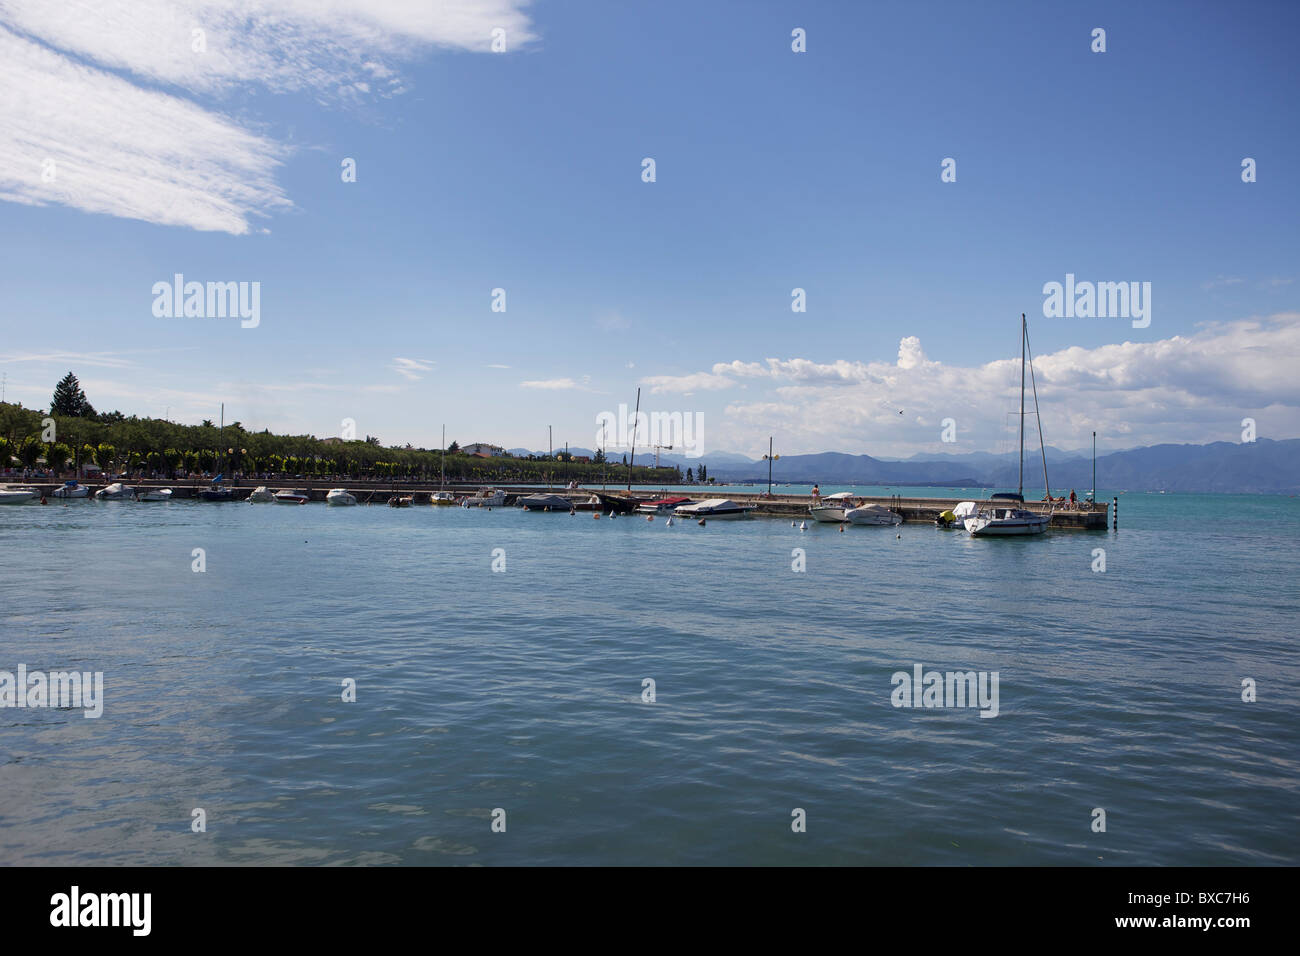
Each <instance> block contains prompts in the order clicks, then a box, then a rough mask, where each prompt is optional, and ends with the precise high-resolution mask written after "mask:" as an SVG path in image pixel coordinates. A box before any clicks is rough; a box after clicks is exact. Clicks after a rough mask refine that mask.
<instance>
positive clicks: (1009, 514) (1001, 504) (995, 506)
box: [959, 313, 1052, 537]
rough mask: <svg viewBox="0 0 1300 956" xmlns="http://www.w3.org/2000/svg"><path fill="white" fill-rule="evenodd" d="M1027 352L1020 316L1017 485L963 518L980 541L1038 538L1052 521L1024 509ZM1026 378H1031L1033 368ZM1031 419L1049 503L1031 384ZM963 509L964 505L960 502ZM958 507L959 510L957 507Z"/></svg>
mask: <svg viewBox="0 0 1300 956" xmlns="http://www.w3.org/2000/svg"><path fill="white" fill-rule="evenodd" d="M1028 351H1029V323H1028V321H1027V320H1026V319H1025V316H1024V313H1021V315H1020V482H1019V485H1018V487H1017V488H1016V490H1015V492H1014V493H1013V492H1005V493H1002V494H996V495H993V496H991V497H990V499H989V504H988V506H987V507H985V508H981V509H979V510H978V511H977V512H976V513H975V514H973V515H971V516H969V517H967V518H965V519H964V520H963V521H962V526H963V527H964V528H965V529H966V530H967V531H968V532H969V533H970V534H971V535H978V536H980V537H985V536H988V537H992V536H1011V535H1026V534H1042V533H1043V532H1044V531H1046V530H1047V526H1048V524H1050V523H1051V520H1052V512H1051V510H1049V511H1047V512H1046V513H1045V514H1044V513H1040V512H1037V511H1030V510H1029V509H1027V508H1026V507H1025V355H1026V353H1027V352H1028ZM1029 374H1030V377H1031V381H1032V377H1033V374H1034V368H1033V365H1030V366H1029ZM1034 417H1035V418H1037V419H1038V444H1039V446H1040V447H1041V448H1042V451H1043V484H1044V485H1046V486H1047V497H1048V499H1049V500H1050V498H1051V494H1052V488H1051V485H1050V483H1049V482H1048V481H1047V446H1046V444H1045V443H1044V442H1043V422H1042V419H1041V418H1040V417H1039V415H1038V385H1037V384H1036V383H1035V384H1034ZM962 504H963V505H964V504H965V502H962ZM959 507H960V506H959Z"/></svg>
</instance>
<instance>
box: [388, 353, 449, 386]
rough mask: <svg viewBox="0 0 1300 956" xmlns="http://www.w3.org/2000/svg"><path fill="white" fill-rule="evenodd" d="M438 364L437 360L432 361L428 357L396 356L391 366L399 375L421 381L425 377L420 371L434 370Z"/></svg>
mask: <svg viewBox="0 0 1300 956" xmlns="http://www.w3.org/2000/svg"><path fill="white" fill-rule="evenodd" d="M436 364H437V363H436V362H431V361H429V360H428V359H412V358H395V359H393V364H392V365H390V366H389V368H391V369H392V370H393V371H394V372H396V373H397V374H398V375H402V376H405V377H406V378H409V379H411V380H412V381H419V380H420V379H422V378H424V376H423V375H421V374H420V373H421V372H428V371H432V369H433V367H434V365H436Z"/></svg>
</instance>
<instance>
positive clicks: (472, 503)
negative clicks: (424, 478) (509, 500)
mask: <svg viewBox="0 0 1300 956" xmlns="http://www.w3.org/2000/svg"><path fill="white" fill-rule="evenodd" d="M555 497H559V496H558V495H556V496H555ZM505 503H506V493H505V492H504V491H501V490H500V489H497V488H480V489H479V490H478V491H477V492H476V493H474V494H472V495H469V496H467V497H465V498H463V499H461V504H462V505H463V506H464V507H466V508H502V507H505ZM434 504H439V502H436V501H435V502H434ZM566 507H567V504H566Z"/></svg>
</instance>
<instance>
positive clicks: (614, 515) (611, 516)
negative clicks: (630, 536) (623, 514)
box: [609, 511, 618, 521]
mask: <svg viewBox="0 0 1300 956" xmlns="http://www.w3.org/2000/svg"><path fill="white" fill-rule="evenodd" d="M617 517H618V515H616V514H614V512H612V511H611V512H610V513H609V520H610V521H613V520H614V519H615V518H617Z"/></svg>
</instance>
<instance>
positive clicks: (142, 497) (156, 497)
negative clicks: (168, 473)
mask: <svg viewBox="0 0 1300 956" xmlns="http://www.w3.org/2000/svg"><path fill="white" fill-rule="evenodd" d="M135 500H136V501H171V500H172V490H171V489H170V488H137V489H136V490H135Z"/></svg>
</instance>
